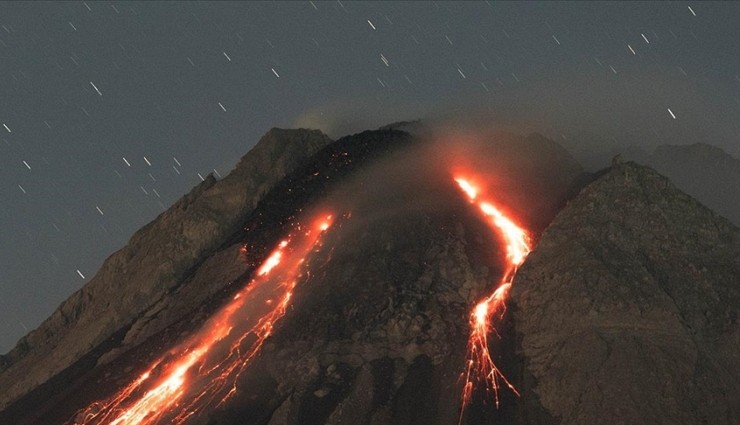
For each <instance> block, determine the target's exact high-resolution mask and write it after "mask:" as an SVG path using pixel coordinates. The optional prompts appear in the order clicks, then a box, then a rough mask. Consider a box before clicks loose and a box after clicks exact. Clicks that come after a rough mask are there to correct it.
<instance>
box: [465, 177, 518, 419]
mask: <svg viewBox="0 0 740 425" xmlns="http://www.w3.org/2000/svg"><path fill="white" fill-rule="evenodd" d="M455 181H456V182H457V184H458V186H459V187H460V189H461V190H462V191H463V192H464V193H465V194H466V195H467V197H468V199H469V201H470V202H471V203H472V204H473V205H475V206H476V207H477V208H478V209H479V210H480V212H481V213H482V214H483V216H484V217H485V218H486V219H487V220H486V221H487V223H488V224H489V225H490V227H491V229H492V230H493V231H495V232H496V233H499V234H500V235H501V237H502V239H503V240H504V244H505V245H506V269H505V271H504V275H503V277H502V278H501V280H500V281H499V283H498V285H497V287H496V290H495V291H494V292H493V293H492V294H491V295H489V296H488V297H486V298H485V299H483V300H482V301H480V302H479V303H478V304H477V305H476V306H475V308H474V309H473V311H472V312H471V313H470V338H469V339H468V354H467V362H466V366H465V372H464V374H463V377H464V379H465V386H464V387H463V394H462V409H461V412H460V422H462V418H463V412H464V410H465V408H466V407H467V406H468V404H470V400H471V397H472V394H473V390H474V389H475V387H476V386H477V385H484V387H485V389H486V391H488V392H491V393H493V397H494V400H495V402H496V407H498V406H499V394H498V393H499V389H500V388H501V383H504V384H505V385H506V386H507V387H509V388H510V389H511V391H513V392H514V393H515V394H516V395H519V392H518V391H517V390H516V388H514V386H513V385H512V384H511V383H510V382H509V381H508V380H507V379H506V377H505V376H504V375H503V374H502V373H501V371H500V370H499V369H498V367H497V366H496V364H495V363H494V362H493V358H492V357H491V353H490V351H489V350H488V335H489V334H490V333H491V332H496V328H495V326H494V323H495V321H497V320H501V318H503V316H504V313H506V299H507V298H508V296H509V289H510V288H511V283H512V279H513V277H514V275H515V274H516V270H517V267H519V266H520V265H521V264H522V263H523V262H524V260H525V259H526V258H527V255H528V254H529V252H530V251H531V246H530V240H529V236H528V235H527V232H525V231H524V229H522V228H521V227H519V226H517V225H516V224H515V223H514V222H513V221H511V219H509V218H508V217H506V215H504V213H502V212H501V210H499V209H498V208H496V207H495V206H494V204H493V203H492V202H490V201H479V200H477V199H478V195H479V194H480V190H479V188H477V187H476V186H475V185H473V184H472V183H471V182H470V180H468V179H465V178H462V177H456V178H455Z"/></svg>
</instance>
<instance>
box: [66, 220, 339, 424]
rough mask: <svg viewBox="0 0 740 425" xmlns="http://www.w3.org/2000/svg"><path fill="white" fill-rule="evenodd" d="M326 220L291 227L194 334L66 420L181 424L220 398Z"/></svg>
mask: <svg viewBox="0 0 740 425" xmlns="http://www.w3.org/2000/svg"><path fill="white" fill-rule="evenodd" d="M332 223H333V217H332V215H329V214H326V213H324V214H320V215H319V216H317V217H316V218H314V219H313V220H311V225H309V226H301V225H296V226H294V227H293V230H294V231H293V232H292V233H291V234H290V235H289V236H288V237H286V238H285V239H284V240H282V241H281V242H280V243H279V245H278V246H277V247H276V248H275V249H274V251H273V252H272V253H271V254H270V255H269V256H268V257H267V259H266V260H265V261H264V262H263V263H262V264H261V265H260V267H259V268H258V269H257V272H256V274H255V276H254V277H253V279H252V280H251V281H250V282H249V283H248V284H247V285H246V286H245V287H244V288H243V289H242V290H241V291H240V292H238V293H237V294H236V295H235V296H234V297H233V298H232V299H231V300H230V301H229V302H228V303H227V304H226V305H225V306H224V307H223V308H222V309H221V310H219V311H218V312H217V313H216V314H214V316H213V317H211V318H210V319H209V320H208V321H207V322H206V323H205V324H204V325H203V327H202V328H201V329H200V330H199V331H198V332H197V333H195V334H193V335H192V336H190V337H189V338H188V339H187V340H185V341H184V342H182V343H180V344H179V345H178V346H177V347H175V348H174V349H172V350H170V351H169V352H168V353H167V354H165V355H164V356H162V357H161V358H159V359H158V360H157V361H155V362H154V363H153V364H152V365H150V367H149V368H148V369H147V370H146V371H145V372H144V373H142V374H141V375H140V376H139V377H138V378H137V379H135V380H134V381H133V382H131V383H130V384H128V385H127V386H126V387H124V388H123V389H121V390H120V391H118V393H117V394H115V395H114V396H113V397H111V398H110V399H108V400H105V401H98V402H95V403H93V404H92V405H90V406H89V407H87V408H86V409H84V410H82V411H80V412H78V413H77V414H76V415H75V418H73V419H72V421H71V423H74V424H76V425H93V424H96V425H97V424H111V425H123V424H131V425H133V424H141V425H150V424H157V423H174V424H182V423H184V422H186V421H187V420H188V418H190V417H192V416H194V415H196V414H198V413H199V412H201V411H203V409H205V408H212V407H215V406H218V405H221V404H223V403H224V402H226V401H227V400H228V399H229V398H230V397H231V396H233V395H234V394H235V393H236V391H237V382H238V380H239V376H240V375H241V373H242V372H243V371H244V370H245V369H246V368H247V366H248V365H249V364H250V363H251V361H252V360H253V359H254V358H255V357H256V355H257V354H258V352H259V350H260V348H261V347H262V345H263V344H264V342H265V340H266V339H267V338H268V337H269V336H270V334H271V333H272V330H273V327H274V326H275V324H276V322H277V321H278V320H280V318H282V317H283V315H284V314H285V311H286V309H287V307H288V306H289V305H290V302H291V297H292V295H293V290H294V288H295V286H296V284H297V283H298V281H299V280H300V279H301V277H302V272H303V270H302V269H303V263H304V261H305V259H306V257H307V255H308V254H309V253H310V252H311V251H312V250H314V249H315V248H316V247H318V246H319V245H320V244H321V240H322V237H321V236H322V235H323V234H324V233H325V232H326V231H327V230H328V229H329V227H330V226H331V225H332Z"/></svg>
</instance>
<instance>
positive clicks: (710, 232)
mask: <svg viewBox="0 0 740 425" xmlns="http://www.w3.org/2000/svg"><path fill="white" fill-rule="evenodd" d="M512 309H513V310H514V327H515V329H516V333H517V340H518V341H519V347H520V348H519V350H520V355H521V361H522V362H523V365H522V368H523V370H522V377H521V379H522V380H523V381H524V386H523V388H522V389H523V394H522V398H521V402H522V404H523V405H524V407H523V408H522V409H521V412H523V413H522V415H523V416H524V417H525V421H526V422H530V423H550V422H553V423H567V424H592V423H599V422H601V421H604V418H608V422H609V423H631V424H638V423H646V424H648V423H649V424H677V423H713V424H731V423H738V422H740V408H739V406H740V405H738V404H737V400H738V397H739V396H740V356H738V354H737V347H738V346H740V326H739V325H738V312H739V311H740V230H739V229H738V228H737V227H734V226H733V225H732V224H730V223H729V222H728V221H727V220H725V219H724V218H722V217H719V216H718V215H716V214H715V213H713V212H712V211H710V210H709V209H707V208H706V207H704V206H702V205H700V204H699V203H698V202H697V201H695V200H694V199H693V198H691V197H689V196H687V195H686V194H684V193H682V192H680V191H679V190H677V189H676V188H675V186H673V184H671V182H670V181H669V180H668V179H667V178H665V177H663V176H661V175H659V174H658V173H656V172H654V171H653V170H651V169H649V168H646V167H642V166H638V165H636V164H634V163H625V164H616V165H614V166H612V168H611V169H609V170H608V171H607V172H606V173H605V174H604V175H602V176H601V177H600V178H598V179H597V180H596V181H595V182H593V183H592V184H590V185H589V186H588V187H586V188H585V189H584V190H583V191H582V192H581V193H580V194H579V195H578V197H576V198H575V199H574V200H573V201H572V202H571V203H570V204H569V205H568V206H567V207H566V208H565V209H563V211H561V212H560V213H559V214H558V216H557V218H556V219H555V220H554V221H553V222H552V224H551V225H550V226H549V227H548V228H547V230H546V231H545V232H544V234H543V235H542V238H541V240H540V242H539V246H538V248H537V249H536V250H535V251H534V252H533V253H532V254H531V255H530V257H529V258H528V260H527V262H526V263H525V265H524V266H523V267H522V269H521V270H520V271H519V273H518V274H517V277H516V281H515V285H514V286H513V290H512ZM533 412H539V413H538V414H536V413H533ZM538 415H539V416H538Z"/></svg>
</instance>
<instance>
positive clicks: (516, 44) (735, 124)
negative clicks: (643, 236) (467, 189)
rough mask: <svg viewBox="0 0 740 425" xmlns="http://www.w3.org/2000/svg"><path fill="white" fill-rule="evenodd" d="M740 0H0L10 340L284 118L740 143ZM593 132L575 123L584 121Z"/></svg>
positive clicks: (598, 138) (0, 259)
mask: <svg viewBox="0 0 740 425" xmlns="http://www.w3.org/2000/svg"><path fill="white" fill-rule="evenodd" d="M738 22H740V3H729V2H727V3H705V2H692V3H682V2H677V3H668V2H661V3H634V2H624V3H600V2H599V3H585V2H578V3H549V2H548V3H528V4H521V3H516V4H515V3H485V2H484V3H443V2H437V3H421V2H411V3H351V2H326V3H324V2H318V1H314V2H291V3H268V4H261V3H171V2H161V3H153V2H152V3H149V2H147V3H132V2H92V1H88V2H74V3H61V2H54V3H37V2H33V3H19V2H13V3H7V2H5V3H0V205H1V206H2V209H1V210H0V353H4V352H6V351H8V350H9V349H10V348H12V347H13V346H14V345H15V343H16V341H17V339H18V338H20V337H21V336H22V335H24V334H25V333H27V332H28V331H29V330H30V329H32V328H34V327H36V326H38V325H39V324H40V323H41V321H42V320H43V319H44V318H46V317H47V316H48V315H50V314H51V313H52V312H53V310H54V309H55V308H56V307H57V306H58V305H59V303H60V302H62V301H63V300H64V299H65V298H66V297H68V296H69V295H70V294H71V293H72V292H74V291H75V290H77V289H79V288H80V287H81V286H82V285H84V284H85V282H86V281H87V280H89V279H90V278H91V277H92V276H94V274H95V272H96V271H97V269H98V268H99V267H100V265H101V264H102V262H103V260H104V259H105V258H106V257H108V256H109V255H110V254H112V253H113V252H114V251H115V250H117V249H119V248H121V247H122V246H123V245H124V244H125V243H126V241H127V240H128V238H129V237H131V235H132V234H133V233H134V232H135V231H136V230H137V229H138V228H140V227H141V226H143V225H144V224H146V223H147V222H149V221H151V220H152V219H154V218H155V217H156V216H157V214H159V213H161V212H162V211H163V210H164V209H166V208H167V207H168V206H169V205H171V204H172V203H173V202H174V201H175V200H176V199H178V198H179V197H180V196H182V195H183V194H184V193H186V192H187V191H188V190H189V189H190V188H192V187H193V186H194V185H195V184H197V183H198V182H199V181H200V178H201V176H202V177H205V176H206V175H207V174H208V173H211V172H214V173H218V174H217V175H225V174H226V173H228V171H229V170H230V169H231V168H232V167H233V165H234V164H235V163H236V161H237V160H238V158H240V157H241V156H242V155H244V154H245V153H246V152H247V151H248V150H249V149H250V147H251V146H253V145H254V144H255V143H256V142H257V140H259V137H260V136H261V135H262V134H264V133H265V132H266V131H267V130H269V129H270V128H271V127H297V126H303V127H314V128H322V129H323V130H325V131H327V132H328V134H330V135H331V136H332V137H337V136H341V135H343V134H346V133H349V132H354V131H359V130H363V129H366V128H374V127H378V126H380V125H384V124H387V123H390V122H393V121H399V120H407V119H415V118H425V117H426V118H427V119H432V118H438V117H440V116H450V115H453V116H470V115H475V116H479V117H481V116H482V117H485V119H486V120H487V121H489V122H491V123H494V124H496V125H501V126H502V128H503V127H506V128H510V129H516V130H519V131H521V132H528V131H540V132H542V133H543V134H545V135H547V136H549V137H552V138H553V139H555V140H558V141H561V142H562V143H564V144H566V145H567V144H568V143H583V142H584V141H588V142H589V143H593V144H595V145H597V147H605V146H607V145H610V144H618V145H633V144H634V145H641V146H644V147H651V146H655V145H658V144H664V143H672V144H685V143H695V142H707V143H711V144H715V145H717V146H720V147H722V148H724V149H725V150H726V151H728V152H729V153H731V154H733V155H735V156H740V142H739V141H738V139H739V137H738V136H740V25H739V24H738ZM576 141H577V142H576Z"/></svg>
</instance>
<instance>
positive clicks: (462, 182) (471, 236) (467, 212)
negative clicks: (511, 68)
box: [0, 123, 740, 425]
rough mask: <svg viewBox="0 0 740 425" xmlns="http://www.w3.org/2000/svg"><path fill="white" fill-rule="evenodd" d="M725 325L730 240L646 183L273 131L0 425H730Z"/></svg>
mask: <svg viewBox="0 0 740 425" xmlns="http://www.w3.org/2000/svg"><path fill="white" fill-rule="evenodd" d="M403 130H407V131H410V132H411V133H409V132H407V131H403ZM739 307H740V230H738V229H737V228H736V227H734V226H733V225H732V224H731V223H730V222H728V221H727V220H725V219H724V218H722V217H720V216H718V215H717V214H715V213H713V212H712V211H711V210H709V209H707V208H705V207H703V206H702V205H700V204H699V203H697V202H696V201H695V200H694V199H692V198H691V197H689V196H688V195H685V194H684V193H682V192H680V191H679V190H677V189H676V188H675V187H674V186H673V185H672V184H671V182H670V181H668V180H667V179H666V178H665V177H662V176H661V175H659V174H657V173H656V172H655V171H653V170H651V169H649V168H646V167H642V166H639V165H636V164H633V163H619V162H615V163H614V164H613V165H612V167H611V168H609V169H607V170H604V171H602V172H600V173H597V174H595V175H587V174H585V173H583V170H582V169H581V167H580V166H579V165H578V163H577V162H576V161H575V160H574V159H573V158H572V157H571V156H570V155H569V154H568V153H567V152H566V151H565V150H564V149H563V148H562V147H560V146H559V145H557V144H556V143H555V142H553V141H551V140H548V139H547V138H545V137H543V136H540V135H536V134H533V135H530V136H526V137H521V136H517V135H512V134H506V133H494V132H484V131H477V132H473V131H469V132H465V133H461V132H459V131H436V132H432V131H419V130H418V124H413V125H410V124H408V123H405V124H403V125H391V126H388V127H384V128H382V129H379V130H376V131H367V132H363V133H359V134H356V135H352V136H347V137H344V138H341V139H339V140H337V141H331V140H330V139H329V138H328V137H326V136H325V135H323V134H321V133H320V132H318V131H314V130H278V129H273V130H271V131H270V132H268V133H267V134H266V135H265V136H264V137H263V138H262V140H260V142H259V143H258V144H257V145H256V146H255V148H253V149H252V150H251V151H250V152H249V153H247V155H246V156H245V157H244V158H242V160H241V162H240V163H239V164H238V165H237V167H236V168H235V170H234V171H232V173H231V174H229V175H228V176H227V177H225V178H224V179H223V180H220V181H217V180H216V179H215V178H213V177H212V176H211V177H209V178H208V179H206V181H205V182H203V183H202V184H201V185H199V186H198V187H196V188H194V189H193V190H192V191H191V193H189V194H188V195H186V196H185V197H183V198H182V199H181V200H180V201H178V202H177V203H176V204H175V205H173V207H171V208H170V209H169V210H168V211H166V212H165V213H163V214H162V215H160V216H159V217H158V218H157V219H155V220H154V221H153V222H152V223H150V224H149V225H147V226H145V227H144V228H143V229H141V230H140V231H139V232H137V233H136V234H135V235H134V236H133V237H132V239H131V240H130V241H129V244H128V245H127V246H126V247H124V248H123V249H122V250H120V251H118V252H117V253H115V254H113V255H112V256H111V257H110V258H109V259H108V260H107V261H106V263H105V264H104V265H103V267H102V268H101V270H100V271H99V272H98V274H97V275H96V276H95V277H94V278H93V279H92V280H91V281H90V282H89V283H88V284H87V285H86V286H85V287H84V288H82V289H81V290H80V291H78V292H77V293H75V294H74V295H73V296H72V297H70V299H69V300H67V301H66V302H65V303H63V304H62V306H60V308H59V309H58V310H57V312H55V313H54V314H53V315H52V316H51V317H50V318H49V319H48V320H47V321H46V322H44V323H43V324H42V325H41V326H40V327H39V328H38V329H36V330H35V331H33V332H31V333H30V334H29V335H28V336H27V337H25V338H24V339H23V340H21V342H20V343H19V345H18V346H17V347H16V348H15V349H14V350H13V351H11V352H10V353H9V354H8V355H6V356H3V357H2V361H1V362H0V364H1V366H0V388H3V390H2V391H0V409H3V410H2V411H1V412H0V423H12V424H36V423H41V424H45V423H49V424H64V423H69V424H108V423H114V424H133V423H141V424H154V423H183V424H185V423H187V424H271V425H278V424H342V423H351V422H356V423H363V424H449V423H466V424H477V423H491V422H492V421H495V423H510V424H520V423H521V424H524V423H537V424H551V423H600V422H608V423H700V422H701V423H703V422H706V423H728V424H729V423H737V422H739V421H740V411H739V410H738V407H737V403H736V401H737V400H738V399H740V384H739V382H740V376H739V375H738V371H740V356H738V354H737V353H736V349H734V348H735V347H737V346H740V327H739V326H738V322H737V313H738V308H739Z"/></svg>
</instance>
